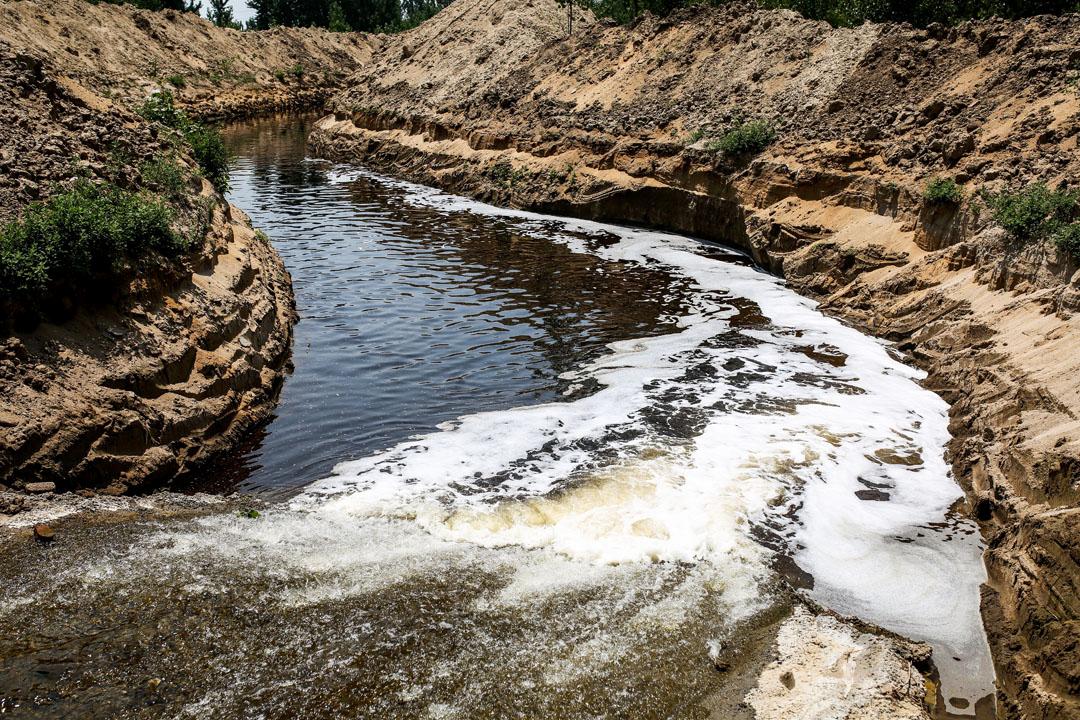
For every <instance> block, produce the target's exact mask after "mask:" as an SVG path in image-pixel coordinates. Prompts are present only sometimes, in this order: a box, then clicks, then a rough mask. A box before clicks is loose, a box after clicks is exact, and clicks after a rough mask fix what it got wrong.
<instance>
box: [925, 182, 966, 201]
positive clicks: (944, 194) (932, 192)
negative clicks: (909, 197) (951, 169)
mask: <svg viewBox="0 0 1080 720" xmlns="http://www.w3.org/2000/svg"><path fill="white" fill-rule="evenodd" d="M923 197H924V198H925V199H926V201H927V202H929V203H934V204H936V205H948V204H952V205H959V204H960V202H961V201H962V200H963V199H964V192H963V191H962V190H961V189H960V186H959V185H957V184H956V181H955V180H953V179H952V178H942V177H936V178H931V179H930V182H928V183H926V188H925V189H924V190H923Z"/></svg>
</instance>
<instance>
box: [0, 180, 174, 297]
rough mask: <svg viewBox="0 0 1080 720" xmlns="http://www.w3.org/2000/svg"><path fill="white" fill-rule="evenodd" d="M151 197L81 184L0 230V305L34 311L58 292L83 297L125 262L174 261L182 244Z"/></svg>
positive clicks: (158, 202) (107, 186)
mask: <svg viewBox="0 0 1080 720" xmlns="http://www.w3.org/2000/svg"><path fill="white" fill-rule="evenodd" d="M172 221H173V211H172V210H171V209H170V208H169V207H168V206H167V205H165V204H164V203H163V202H161V200H159V199H158V198H156V197H154V196H152V195H150V194H149V193H136V192H131V191H128V190H123V189H121V188H119V187H117V186H115V185H111V184H96V183H93V182H91V181H90V180H87V179H80V180H77V181H76V182H75V184H74V185H73V186H72V187H71V188H70V189H69V190H67V191H65V192H62V193H59V194H56V195H53V196H52V197H51V198H49V199H48V200H47V201H45V202H38V203H34V204H32V205H30V206H29V207H28V208H27V209H26V210H25V212H24V213H23V215H22V217H21V218H19V219H18V220H15V221H12V222H10V223H8V224H7V225H5V226H4V227H3V228H0V299H4V300H8V301H15V302H19V303H22V304H24V305H27V306H31V307H32V306H36V305H37V304H38V303H40V302H41V301H42V300H43V299H44V298H45V297H46V296H47V295H48V294H49V292H50V291H51V290H52V289H53V288H56V287H65V288H73V289H79V290H89V289H91V285H92V284H93V282H94V281H95V280H96V279H98V278H101V277H104V276H108V275H111V274H113V273H115V272H116V271H117V270H119V269H120V268H121V267H122V266H123V265H124V263H125V262H129V261H136V260H139V259H140V258H143V257H145V256H147V255H149V254H151V253H158V254H161V255H163V256H166V257H175V256H177V255H179V254H180V253H182V252H184V251H185V250H186V249H187V248H188V242H189V241H188V240H187V239H185V238H184V237H182V236H181V235H180V234H178V233H177V232H175V231H174V230H173V228H172Z"/></svg>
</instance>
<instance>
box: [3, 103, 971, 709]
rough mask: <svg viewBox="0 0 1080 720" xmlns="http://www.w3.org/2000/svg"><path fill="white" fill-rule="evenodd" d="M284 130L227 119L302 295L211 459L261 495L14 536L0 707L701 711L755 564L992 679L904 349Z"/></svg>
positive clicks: (931, 419)
mask: <svg viewBox="0 0 1080 720" xmlns="http://www.w3.org/2000/svg"><path fill="white" fill-rule="evenodd" d="M303 130H304V127H303V124H302V123H296V122H293V123H284V124H282V123H278V122H263V123H255V124H251V125H248V126H244V127H242V128H238V129H236V130H234V131H233V132H232V135H231V140H232V142H233V144H234V147H235V148H236V150H237V152H238V154H239V158H238V162H237V167H236V170H235V172H234V175H233V180H232V182H233V186H234V190H233V197H232V199H233V202H234V203H235V204H237V205H238V206H240V207H243V208H245V209H246V210H248V211H249V212H250V213H251V215H252V218H253V221H254V223H255V224H256V226H257V227H261V228H262V229H264V230H265V231H266V232H267V233H268V234H269V235H270V236H271V238H272V239H273V240H274V242H275V244H276V246H277V247H278V248H279V250H280V251H281V253H282V255H283V257H284V258H285V260H286V264H287V265H288V266H289V269H290V270H291V272H292V273H293V277H294V281H295V284H296V290H297V300H298V306H299V310H300V313H301V317H302V320H301V322H300V324H299V325H298V327H297V336H296V349H295V364H296V371H295V374H294V376H293V377H292V378H290V380H289V381H288V382H287V384H286V388H285V391H284V395H283V398H282V404H281V406H280V408H279V412H278V416H277V417H276V418H275V420H274V421H273V422H272V423H271V424H270V425H269V426H268V427H267V428H266V429H265V431H264V432H263V433H262V434H261V435H260V437H259V438H258V440H257V442H255V443H253V444H252V446H251V447H249V448H247V449H246V450H245V452H244V453H242V454H241V455H239V456H238V458H237V459H236V460H235V461H234V462H232V463H230V464H228V465H227V466H225V467H223V468H220V469H218V470H217V471H215V472H214V473H213V474H212V475H213V476H214V477H212V478H207V479H206V480H207V481H208V482H209V481H215V482H216V483H217V484H218V485H222V484H229V483H233V484H236V483H238V484H239V485H240V486H241V487H242V488H244V489H247V490H249V491H253V492H258V493H262V494H263V495H264V496H266V497H267V498H270V499H272V500H273V503H272V505H271V506H270V507H269V508H268V509H266V510H265V511H264V512H263V513H262V515H261V516H260V517H259V518H250V517H237V516H236V515H235V514H212V515H209V516H207V517H204V518H201V519H198V520H176V521H171V522H169V521H161V522H158V523H154V524H129V525H126V526H112V527H94V526H91V527H88V528H86V529H84V530H81V531H79V535H78V536H77V537H65V542H61V543H57V544H56V545H55V546H54V547H52V548H49V549H48V550H42V549H38V548H28V547H25V546H18V547H12V548H10V550H9V552H10V554H11V555H12V556H13V558H14V560H13V562H12V563H10V567H9V568H8V569H7V570H5V571H4V576H3V577H2V578H0V580H3V581H5V582H6V584H7V587H8V588H9V592H7V593H6V594H5V595H4V597H3V600H2V603H0V632H2V634H3V636H4V639H3V640H0V657H3V658H4V659H3V660H2V661H0V670H2V671H3V673H4V678H5V679H4V680H3V681H2V683H3V684H2V686H0V689H2V690H3V695H4V696H5V697H4V700H3V701H2V705H0V707H3V708H5V709H7V710H9V711H10V710H12V709H16V710H20V711H28V708H29V707H31V706H34V705H35V704H36V708H35V709H34V710H33V712H35V713H36V714H40V715H52V716H57V717H60V716H65V715H66V716H71V715H72V714H76V713H80V712H82V713H98V714H100V713H105V712H113V713H119V712H126V713H131V714H133V713H145V714H160V715H165V716H178V717H203V716H214V717H298V716H303V717H338V716H340V715H342V714H344V715H348V716H356V717H432V718H481V717H491V718H502V717H509V716H520V717H559V718H573V717H582V718H584V717H707V716H709V713H710V711H711V710H715V709H716V708H717V707H719V706H720V700H718V696H719V695H722V694H723V693H725V692H728V693H730V692H734V689H733V686H732V684H731V682H730V681H729V680H725V678H724V677H723V675H722V674H721V673H717V672H716V670H715V669H714V668H713V665H712V663H711V662H710V653H712V654H713V655H714V656H715V654H716V653H717V652H729V649H730V648H732V647H735V648H738V647H739V645H740V643H742V642H744V639H745V638H746V637H748V636H749V635H748V630H747V629H748V628H752V627H755V626H756V625H760V624H761V623H762V622H764V620H763V618H768V617H770V613H775V612H776V611H777V608H781V609H782V607H783V606H785V604H786V603H787V599H786V594H785V593H784V592H783V591H782V590H781V588H782V584H781V583H780V582H778V572H779V571H780V569H783V570H785V571H786V573H787V575H788V576H789V577H794V578H796V580H797V582H798V583H799V584H801V585H802V586H803V587H804V588H805V590H806V592H809V593H810V594H811V596H812V597H814V598H815V599H817V600H818V601H820V602H822V603H823V604H825V605H827V606H829V607H832V608H834V609H836V610H838V611H840V612H843V613H848V614H854V615H858V616H860V617H863V618H865V619H867V620H870V621H872V622H875V623H878V624H880V625H882V626H884V627H886V628H889V629H892V630H895V631H898V632H901V633H903V634H905V635H908V636H911V637H915V638H918V639H924V640H928V641H930V642H931V643H932V644H933V645H934V647H935V660H936V662H937V663H938V666H939V668H940V671H941V675H942V680H943V685H944V692H945V696H946V697H956V698H964V699H968V700H974V699H976V698H979V697H982V696H983V695H985V694H987V693H988V692H990V691H991V689H992V688H991V683H992V671H991V668H990V664H989V658H988V652H987V649H986V642H985V638H984V636H983V634H982V630H981V626H980V623H979V616H978V586H979V583H980V582H981V581H982V580H983V579H984V574H983V569H982V565H981V560H980V550H981V548H980V545H979V541H978V536H977V533H976V532H975V528H974V526H972V525H971V524H969V523H967V522H965V521H962V520H959V519H957V518H954V517H951V516H950V515H949V513H948V508H949V506H950V505H951V504H952V503H953V502H954V501H955V500H956V499H957V498H958V497H959V495H960V491H959V488H958V487H957V486H956V484H955V483H954V482H953V481H952V479H951V478H950V476H949V470H948V466H947V465H946V463H945V461H944V457H943V456H944V445H945V443H946V441H947V440H948V432H947V422H946V421H947V418H946V408H945V406H944V403H943V402H942V401H941V400H940V399H939V398H937V396H935V395H933V394H932V393H930V392H928V391H926V390H924V389H923V388H921V387H920V386H919V384H918V380H919V377H920V375H919V373H918V372H917V371H915V370H913V369H911V368H909V367H906V366H905V365H903V364H902V363H900V362H899V361H897V360H896V359H895V358H893V357H892V356H891V355H890V353H889V352H888V350H887V348H886V347H885V346H884V345H882V344H880V343H878V342H876V341H874V340H872V339H870V338H867V337H866V336H863V335H861V334H859V333H858V332H856V331H855V330H853V329H851V328H848V327H845V326H844V325H842V324H841V323H839V322H837V321H835V320H831V319H828V318H826V317H824V316H823V315H822V314H820V313H819V312H817V310H816V309H815V308H814V305H813V304H812V303H811V302H809V301H807V300H805V299H803V298H800V297H798V296H797V295H795V294H793V293H791V292H790V291H788V290H787V289H786V288H784V286H783V285H782V283H780V282H779V281H777V280H776V279H775V278H772V277H770V276H768V275H765V274H763V273H761V272H759V271H757V270H755V269H754V268H752V267H750V266H749V265H748V264H747V263H745V262H743V261H741V259H740V258H738V257H737V256H734V255H732V254H730V253H726V252H725V251H722V250H719V249H717V248H715V247H709V246H707V245H704V244H702V243H700V242H697V241H694V240H691V239H688V238H682V237H678V236H673V235H668V234H663V233H657V232H650V231H646V230H641V229H630V228H623V227H615V226H610V225H602V224H597V223H589V222H580V221H573V220H565V219H558V218H551V217H545V216H540V215H534V214H529V213H523V212H514V211H507V210H500V209H497V208H493V207H490V206H485V205H482V204H480V203H476V202H472V201H468V200H464V199H461V198H458V197H454V196H451V195H447V194H444V193H440V192H438V191H435V190H432V189H430V188H424V187H420V186H415V185H409V184H407V183H401V182H396V181H392V180H389V179H385V178H380V177H378V176H375V175H373V174H371V173H368V172H365V171H362V170H357V169H350V168H344V167H340V166H332V165H329V164H326V163H322V162H318V161H312V160H307V159H305V158H304V157H303ZM792 561H793V563H792ZM792 567H796V568H797V570H792V569H791V568H792ZM960 704H961V705H962V704H963V703H960ZM16 705H17V706H18V708H16ZM954 709H957V708H954ZM969 712H970V710H969Z"/></svg>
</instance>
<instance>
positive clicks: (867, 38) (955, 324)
mask: <svg viewBox="0 0 1080 720" xmlns="http://www.w3.org/2000/svg"><path fill="white" fill-rule="evenodd" d="M561 12H562V11H561V10H560V9H559V8H557V7H556V6H555V4H554V3H553V2H549V1H548V0H530V1H527V2H525V3H509V2H504V1H503V0H494V1H493V0H458V2H456V3H455V4H454V5H453V6H451V8H449V9H448V10H447V11H446V12H444V13H442V14H440V15H438V16H436V17H435V18H434V19H433V20H431V21H429V22H428V23H426V24H425V25H423V26H421V27H420V28H418V29H417V30H414V31H412V32H410V33H407V34H405V35H402V36H399V37H394V38H391V39H389V40H388V41H387V43H386V45H385V47H384V48H383V50H382V52H381V53H379V55H378V57H375V58H373V60H372V63H371V64H370V65H369V66H366V67H364V68H363V69H362V70H361V71H359V72H358V73H357V74H356V75H354V76H353V77H352V78H350V80H349V87H348V89H347V90H345V91H344V92H342V93H341V94H339V95H338V96H337V97H336V98H335V99H334V100H333V101H332V104H331V107H332V109H333V110H334V114H333V115H332V116H329V117H327V118H325V119H324V120H323V121H322V122H321V123H320V125H319V127H318V129H317V130H316V132H315V134H314V135H313V137H312V146H313V148H314V149H315V150H316V151H317V152H318V153H320V154H323V155H325V156H329V157H336V158H341V159H348V160H360V161H363V162H364V163H366V164H368V165H370V166H372V167H375V168H378V169H382V170H384V171H387V172H390V173H393V174H397V175H404V176H407V177H411V178H413V179H415V180H419V181H423V182H427V183H432V184H436V185H440V186H443V187H447V188H451V189H453V190H456V191H459V192H463V193H467V194H471V195H474V196H477V197H480V198H484V199H488V200H492V201H494V202H498V203H502V204H509V205H514V206H520V207H530V208H537V209H542V210H549V211H555V212H561V213H566V214H573V215H579V216H586V217H595V218H600V219H609V220H622V221H631V222H640V223H646V224H649V225H653V226H658V227H666V228H671V229H675V230H680V231H684V232H689V233H694V234H697V235H701V236H704V237H708V238H714V239H718V240H721V241H724V242H727V243H731V244H734V245H737V246H739V247H742V248H744V249H746V250H747V251H748V252H750V253H751V254H752V255H753V256H754V257H755V259H757V260H758V261H759V262H760V263H761V264H762V265H763V266H765V267H768V268H770V269H772V270H773V271H775V272H777V273H780V274H782V275H783V276H784V277H785V278H787V280H788V281H789V282H790V283H791V285H792V286H793V287H794V288H795V289H797V290H799V291H800V292H803V293H805V294H808V295H811V296H813V297H816V298H818V299H820V300H821V302H822V304H823V306H824V308H825V309H827V310H828V311H829V312H832V313H835V314H837V315H839V316H841V317H844V318H847V319H849V320H851V321H852V322H854V323H857V324H859V325H860V326H862V327H864V328H866V329H867V330H868V331H870V332H872V333H874V334H877V335H879V336H882V337H885V338H888V339H890V340H894V341H896V342H897V343H898V345H899V347H900V348H901V349H902V350H903V351H905V352H907V353H908V354H909V356H910V358H911V360H912V361H913V362H915V363H916V364H918V365H920V366H921V367H923V368H925V369H926V370H927V371H928V372H929V375H930V377H929V379H928V381H927V382H928V385H929V386H930V387H931V388H933V389H935V390H936V391H938V392H939V393H940V394H941V395H942V396H943V397H944V398H946V399H947V400H948V401H949V402H950V403H951V408H952V409H951V414H952V431H953V434H954V437H955V440H954V441H953V443H952V446H951V452H952V461H953V468H954V472H955V474H956V476H957V478H958V479H959V480H960V482H961V484H962V485H963V487H964V488H965V490H966V491H967V493H968V511H969V512H971V513H972V514H973V515H975V516H976V517H978V518H979V520H981V521H983V523H984V530H985V533H986V536H987V538H988V540H989V550H988V552H987V557H986V560H987V565H988V568H989V571H990V582H989V585H988V586H987V587H986V588H985V592H984V597H983V611H984V616H985V619H986V621H987V626H988V629H989V632H990V636H991V644H992V649H993V652H994V657H995V662H996V664H997V666H998V669H999V686H1000V687H999V698H998V699H999V703H998V705H999V713H1000V714H1001V715H1002V716H1003V717H1024V718H1032V719H1041V718H1077V717H1080V639H1078V638H1080V528H1078V525H1080V507H1078V506H1080V419H1078V414H1080V386H1078V385H1077V383H1076V378H1077V377H1078V376H1080V353H1078V352H1077V347H1080V315H1078V314H1077V311H1078V310H1080V274H1078V273H1077V267H1076V265H1075V263H1074V261H1072V260H1071V259H1070V258H1068V257H1067V256H1065V255H1064V254H1062V253H1060V252H1059V251H1057V250H1056V249H1055V248H1054V247H1052V246H1050V245H1036V246H1030V247H1027V248H1020V247H1016V246H1014V245H1013V244H1012V243H1011V242H1009V241H1008V239H1007V238H1006V237H1005V234H1004V233H1003V231H1002V230H1001V229H1000V228H997V227H995V226H994V225H993V224H992V223H991V221H990V219H989V217H988V215H989V213H988V212H987V211H986V209H985V207H984V206H983V204H982V202H981V200H979V199H978V198H977V197H976V193H977V191H979V190H982V189H985V190H990V191H994V190H998V189H1001V188H1003V187H1007V186H1012V187H1016V186H1022V185H1024V184H1027V183H1030V182H1032V181H1036V180H1041V181H1044V182H1046V183H1048V184H1050V185H1051V186H1058V185H1070V184H1071V185H1075V183H1076V182H1077V178H1078V177H1080V152H1078V149H1077V139H1078V135H1080V96H1078V94H1077V89H1076V87H1075V84H1070V83H1069V78H1070V72H1071V71H1073V70H1075V69H1076V68H1077V67H1080V16H1075V15H1074V16H1065V17H1058V18H1052V17H1038V18H1032V19H1029V20H1025V21H1019V22H1003V21H996V20H991V21H984V22H972V23H965V24H963V25H961V26H959V27H957V28H940V27H931V28H929V29H927V30H916V29H912V28H910V27H907V26H893V25H871V24H868V25H864V26H862V27H860V28H857V29H850V30H838V29H832V28H830V27H829V26H828V25H826V24H824V23H820V22H813V21H807V20H804V19H802V18H800V17H798V16H797V15H795V14H793V13H789V12H783V11H761V10H756V9H754V8H752V7H749V6H739V5H735V6H728V7H726V8H719V9H699V10H693V11H686V12H684V13H681V14H676V15H674V16H672V17H669V18H667V19H663V20H658V19H648V18H647V19H645V20H642V21H641V22H639V23H637V24H636V25H634V26H632V27H629V28H622V27H615V26H612V25H610V24H604V23H597V22H593V21H589V20H587V19H583V20H582V21H581V22H580V23H579V24H575V27H580V28H581V31H580V33H578V32H577V31H575V36H574V37H573V38H571V39H567V38H566V37H565V31H564V29H563V27H564V26H563V25H562V22H563V19H562V18H563V16H562V14H561ZM442 58H446V60H445V61H444V60H442ZM738 118H762V119H766V120H769V121H772V122H774V123H775V124H776V126H777V127H778V129H779V139H778V141H777V142H776V143H774V144H773V145H772V146H770V147H769V148H768V149H767V150H766V151H765V152H763V153H762V154H760V155H758V156H757V157H753V158H729V157H725V156H724V155H723V154H722V153H719V152H717V151H715V150H712V149H710V145H709V143H710V140H711V139H715V138H716V137H719V136H720V135H721V134H722V133H723V131H725V130H726V129H727V128H729V127H731V126H732V125H733V124H734V123H735V121H736V120H737V119H738ZM932 176H946V177H951V178H954V179H955V180H956V181H957V182H958V183H960V184H961V186H962V187H963V189H964V191H965V197H966V199H965V201H964V202H963V203H961V204H960V205H959V206H953V205H948V204H946V205H934V204H931V203H928V202H925V201H924V200H923V194H922V193H923V188H924V187H925V184H926V182H927V181H928V180H929V179H930V178H931V177H932Z"/></svg>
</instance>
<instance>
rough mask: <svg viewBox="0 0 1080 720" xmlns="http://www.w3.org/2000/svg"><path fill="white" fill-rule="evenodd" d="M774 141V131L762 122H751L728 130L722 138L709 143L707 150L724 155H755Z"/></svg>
mask: <svg viewBox="0 0 1080 720" xmlns="http://www.w3.org/2000/svg"><path fill="white" fill-rule="evenodd" d="M775 139H776V129H775V128H773V126H772V124H770V123H768V122H765V121H764V120H751V121H750V122H747V123H742V124H741V125H737V126H736V127H734V128H732V129H731V130H729V131H728V132H727V133H725V134H724V136H723V137H722V138H720V139H719V140H716V141H715V142H711V143H709V145H708V149H709V150H713V151H717V150H718V151H720V152H722V153H724V154H725V155H732V156H738V155H756V154H757V153H759V152H761V151H762V150H764V149H765V148H767V147H768V146H769V145H771V144H772V142H773V140H775Z"/></svg>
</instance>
